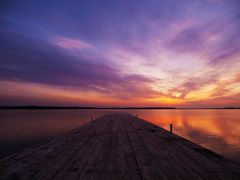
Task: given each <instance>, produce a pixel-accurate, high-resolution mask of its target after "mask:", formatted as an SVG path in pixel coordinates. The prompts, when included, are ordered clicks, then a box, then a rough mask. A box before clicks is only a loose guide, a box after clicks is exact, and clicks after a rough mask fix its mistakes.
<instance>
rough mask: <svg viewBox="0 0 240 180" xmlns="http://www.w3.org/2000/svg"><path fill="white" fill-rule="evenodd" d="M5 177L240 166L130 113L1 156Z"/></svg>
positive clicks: (190, 172)
mask: <svg viewBox="0 0 240 180" xmlns="http://www.w3.org/2000/svg"><path fill="white" fill-rule="evenodd" d="M0 179H1V180H2V179H36V180H37V179H41V180H48V179H57V180H58V179H66V180H71V179H81V180H88V179H89V180H90V179H91V180H143V179H156V180H160V179H190V180H193V179H211V180H212V179H238V180H239V179H240V165H239V164H238V163H235V162H233V161H231V160H228V159H225V158H224V157H221V156H219V155H217V154H215V153H213V152H212V151H209V150H207V149H205V148H203V147H201V146H199V145H197V144H194V143H192V142H190V141H188V140H186V139H184V138H181V137H179V136H177V135H175V134H171V133H169V132H168V131H166V130H164V129H162V128H160V127H157V126H155V125H153V124H150V123H148V122H146V121H144V120H141V119H139V118H137V117H135V116H132V115H129V114H110V115H105V116H102V117H100V118H97V119H95V120H94V121H92V122H90V123H87V124H85V125H83V126H81V127H79V128H77V129H75V130H73V131H71V132H69V133H67V134H66V135H64V136H62V137H59V138H57V139H54V140H52V141H51V142H49V143H46V144H44V145H41V146H38V147H32V148H29V149H26V150H24V151H23V152H20V153H17V154H14V155H11V156H9V157H6V158H4V159H2V160H0Z"/></svg>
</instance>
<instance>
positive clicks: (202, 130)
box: [0, 110, 240, 162]
mask: <svg viewBox="0 0 240 180" xmlns="http://www.w3.org/2000/svg"><path fill="white" fill-rule="evenodd" d="M122 111H124V112H128V113H132V114H138V116H139V117H141V118H143V119H145V120H147V121H149V122H151V123H154V124H156V125H158V126H161V127H163V128H165V129H169V124H173V130H174V133H176V134H178V135H180V136H183V137H185V138H187V139H189V140H191V141H193V142H196V143H198V144H200V145H202V146H204V147H206V148H209V149H211V150H213V151H215V152H217V153H219V154H222V155H224V156H226V157H228V158H231V159H234V160H236V161H238V162H240V114H239V113H240V110H127V111H126V110H110V111H109V110H0V157H3V156H6V155H9V154H11V153H14V152H18V151H20V150H22V149H24V148H26V147H29V146H31V145H33V144H38V143H42V142H45V141H48V140H50V139H52V138H53V137H56V136H59V135H61V134H64V133H65V132H67V131H69V130H71V129H74V128H76V127H78V126H80V125H81V124H84V123H86V122H88V121H89V119H90V116H93V117H98V116H101V115H103V114H105V113H109V112H122Z"/></svg>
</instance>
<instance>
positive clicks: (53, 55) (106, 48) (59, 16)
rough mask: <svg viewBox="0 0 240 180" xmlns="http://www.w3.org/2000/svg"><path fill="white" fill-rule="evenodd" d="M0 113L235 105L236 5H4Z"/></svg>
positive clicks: (238, 65) (151, 1)
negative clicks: (21, 108)
mask: <svg viewBox="0 0 240 180" xmlns="http://www.w3.org/2000/svg"><path fill="white" fill-rule="evenodd" d="M0 105H59V106H73V105H74V106H75V105H76V106H98V107H100V106H104V107H107V106H174V107H225V106H238V107H240V1H239V0H118V1H117V0H95V1H93V0H71V1H70V0H64V1H63V0H55V1H54V0H21V1H19V0H1V2H0Z"/></svg>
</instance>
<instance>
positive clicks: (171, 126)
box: [170, 124, 172, 133]
mask: <svg viewBox="0 0 240 180" xmlns="http://www.w3.org/2000/svg"><path fill="white" fill-rule="evenodd" d="M170 133H172V124H170Z"/></svg>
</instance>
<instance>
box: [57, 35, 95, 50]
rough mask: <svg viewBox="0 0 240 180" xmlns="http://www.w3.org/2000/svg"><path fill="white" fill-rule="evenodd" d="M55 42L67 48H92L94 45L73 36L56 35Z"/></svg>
mask: <svg viewBox="0 0 240 180" xmlns="http://www.w3.org/2000/svg"><path fill="white" fill-rule="evenodd" d="M53 42H54V44H56V45H58V46H60V47H62V48H65V49H87V48H91V47H92V46H91V45H90V44H88V43H86V42H84V41H81V40H78V39H73V38H66V37H59V36H58V37H55V38H54V39H53Z"/></svg>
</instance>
